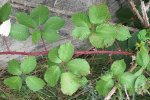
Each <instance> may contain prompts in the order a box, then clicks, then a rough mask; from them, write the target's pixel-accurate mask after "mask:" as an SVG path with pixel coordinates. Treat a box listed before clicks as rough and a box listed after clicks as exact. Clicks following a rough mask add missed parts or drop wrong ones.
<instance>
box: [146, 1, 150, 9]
mask: <svg viewBox="0 0 150 100" xmlns="http://www.w3.org/2000/svg"><path fill="white" fill-rule="evenodd" d="M149 7H150V0H149V1H148V3H147V4H146V7H145V9H146V11H147V12H148V11H149Z"/></svg>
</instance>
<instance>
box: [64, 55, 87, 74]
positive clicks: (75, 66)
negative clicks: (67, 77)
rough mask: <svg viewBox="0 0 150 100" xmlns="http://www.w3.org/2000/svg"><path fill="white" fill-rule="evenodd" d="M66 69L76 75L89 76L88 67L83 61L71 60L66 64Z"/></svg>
mask: <svg viewBox="0 0 150 100" xmlns="http://www.w3.org/2000/svg"><path fill="white" fill-rule="evenodd" d="M67 67H68V69H69V70H70V71H71V72H72V73H73V74H76V75H81V76H86V75H88V74H90V65H89V64H88V62H87V61H86V60H85V59H79V58H78V59H73V60H71V61H69V62H68V63H67Z"/></svg>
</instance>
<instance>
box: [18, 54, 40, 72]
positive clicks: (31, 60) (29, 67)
mask: <svg viewBox="0 0 150 100" xmlns="http://www.w3.org/2000/svg"><path fill="white" fill-rule="evenodd" d="M36 64H37V62H36V58H35V57H32V56H31V57H26V58H25V59H24V60H23V61H22V63H21V66H20V67H21V71H22V73H24V74H29V73H31V72H32V71H33V70H34V69H35V67H36Z"/></svg>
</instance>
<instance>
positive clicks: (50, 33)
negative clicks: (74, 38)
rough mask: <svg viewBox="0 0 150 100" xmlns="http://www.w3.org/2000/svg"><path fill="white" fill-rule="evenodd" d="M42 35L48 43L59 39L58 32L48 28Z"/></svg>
mask: <svg viewBox="0 0 150 100" xmlns="http://www.w3.org/2000/svg"><path fill="white" fill-rule="evenodd" d="M42 37H43V39H44V40H46V41H47V42H48V43H52V42H55V41H56V40H58V39H59V34H58V32H57V31H56V30H52V29H50V28H49V29H47V30H45V31H44V32H43V34H42Z"/></svg>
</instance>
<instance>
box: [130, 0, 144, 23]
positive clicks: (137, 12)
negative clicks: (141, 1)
mask: <svg viewBox="0 0 150 100" xmlns="http://www.w3.org/2000/svg"><path fill="white" fill-rule="evenodd" d="M128 1H129V3H130V5H131V7H132V10H133V12H134V14H135V15H136V16H137V17H138V19H139V20H140V21H141V23H142V24H143V25H144V21H143V18H142V16H141V15H140V13H139V11H138V10H137V9H136V7H135V4H134V1H133V0H128Z"/></svg>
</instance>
